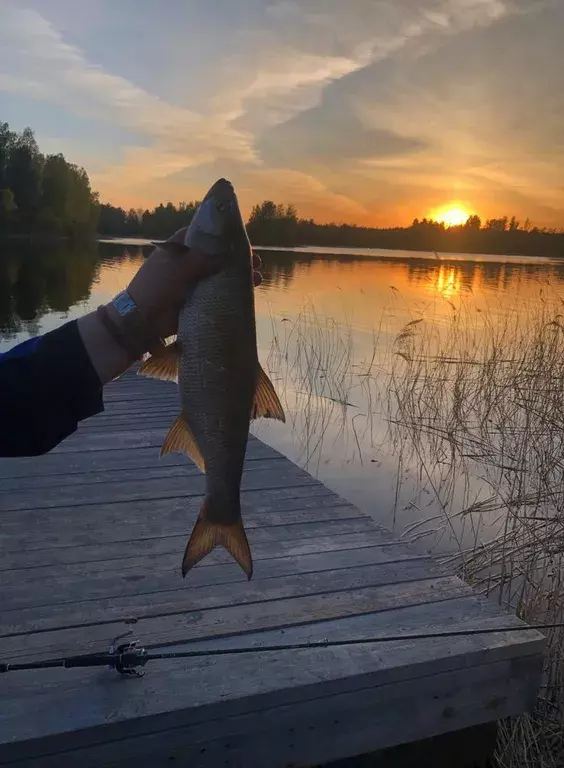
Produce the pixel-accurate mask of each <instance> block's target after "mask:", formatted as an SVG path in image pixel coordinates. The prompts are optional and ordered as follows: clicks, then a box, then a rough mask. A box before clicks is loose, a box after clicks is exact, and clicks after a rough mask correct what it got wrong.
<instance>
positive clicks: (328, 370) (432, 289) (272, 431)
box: [0, 240, 564, 546]
mask: <svg viewBox="0 0 564 768" xmlns="http://www.w3.org/2000/svg"><path fill="white" fill-rule="evenodd" d="M149 252H150V247H148V246H147V245H146V244H145V243H144V241H137V240H136V241H112V242H107V241H106V242H100V243H99V244H97V245H93V246H92V247H91V248H81V249H69V248H67V247H66V246H52V245H51V246H43V247H42V248H41V249H40V250H35V251H32V250H30V249H29V247H26V246H23V245H21V244H17V245H13V244H7V243H3V244H2V245H1V246H0V351H1V350H5V349H7V348H9V347H11V346H12V345H14V344H16V343H18V342H19V341H22V340H24V339H26V338H28V337H29V336H31V335H35V334H38V333H41V332H45V331H47V330H49V329H52V328H55V327H57V326H58V325H60V324H61V323H63V322H64V321H65V320H67V319H70V318H75V317H78V316H80V315H81V314H82V313H84V312H87V311H89V310H91V309H94V308H95V307H97V306H98V305H99V304H100V303H102V302H107V301H108V300H110V299H111V297H112V296H113V295H115V294H116V293H117V292H118V291H119V290H121V289H123V288H124V287H125V286H126V284H127V283H128V281H129V280H130V278H131V277H132V275H133V274H134V273H135V271H136V270H137V269H138V267H139V266H140V264H141V263H142V261H143V258H144V255H146V254H148V253H149ZM260 254H261V257H262V259H263V276H264V281H263V283H262V285H261V286H260V287H259V288H258V289H257V291H256V312H257V331H258V341H259V356H260V359H261V362H262V363H263V366H264V367H265V368H266V369H267V370H268V371H269V372H270V374H271V376H272V379H273V381H274V383H275V385H276V388H277V390H278V392H279V393H280V396H281V399H282V401H283V404H284V407H285V409H286V413H287V417H288V418H287V423H286V424H280V423H271V422H268V421H260V422H257V423H256V424H254V425H253V427H252V431H253V432H254V433H255V434H256V435H257V436H259V437H261V438H262V439H264V440H265V441H266V442H268V443H270V444H272V445H273V446H274V447H275V448H277V449H279V450H280V451H282V452H283V453H284V454H286V455H287V456H289V457H290V458H291V459H293V460H294V461H296V462H297V463H298V464H300V465H301V466H303V467H306V468H307V469H308V470H309V471H310V472H311V473H312V474H314V475H316V476H318V477H319V478H320V479H321V480H322V481H323V482H324V483H326V484H327V485H328V486H329V487H330V488H332V489H333V490H335V491H336V492H337V493H339V494H341V495H342V496H344V497H346V498H347V499H349V500H350V501H352V502H353V503H355V504H357V505H358V506H359V507H360V508H361V509H363V510H365V511H366V512H368V513H369V514H371V515H372V516H373V517H375V518H376V519H378V520H379V521H381V522H382V523H383V524H384V525H386V526H387V527H389V528H395V530H396V531H398V532H400V533H401V532H402V531H404V530H405V528H406V526H408V525H411V524H413V523H414V522H416V521H418V520H423V519H426V518H427V517H429V516H433V514H434V513H435V512H436V504H437V501H436V498H434V497H433V493H432V492H430V491H429V489H428V488H427V489H425V488H422V485H421V477H420V472H419V470H418V467H417V464H416V462H414V461H413V459H412V458H408V457H407V454H405V452H404V451H403V450H402V447H401V445H400V444H399V443H398V442H397V440H396V439H394V438H393V436H392V435H391V434H390V414H391V411H390V405H389V402H388V395H389V392H390V388H391V387H392V386H397V375H394V372H393V371H394V365H396V364H397V361H398V357H397V352H398V350H399V351H401V344H399V346H398V341H397V337H398V334H400V333H401V332H402V329H404V328H405V326H406V324H408V323H413V325H412V326H411V328H416V327H417V328H420V327H422V326H421V325H418V323H421V324H427V325H429V324H431V325H432V327H433V328H434V329H436V331H437V339H439V338H440V335H441V329H442V328H444V329H446V328H447V327H448V326H449V323H451V322H452V318H453V313H456V312H460V311H461V308H462V307H464V308H465V311H466V312H467V313H468V316H472V317H476V318H479V317H487V318H488V322H490V323H495V322H497V321H499V320H503V319H505V320H506V319H507V318H508V317H512V316H520V315H523V314H526V313H527V312H528V311H531V309H532V308H534V307H535V306H537V304H538V303H539V302H544V301H546V296H547V295H549V294H550V295H551V296H552V297H553V298H554V297H556V298H558V295H559V293H560V292H562V289H564V264H562V263H558V262H551V261H549V260H547V259H542V258H538V259H534V258H520V257H496V256H490V255H481V256H465V255H461V254H440V255H437V254H432V253H430V254H427V253H413V252H392V251H380V250H374V251H371V250H366V249H341V250H338V251H336V252H335V251H331V250H330V249H320V248H312V249H306V248H301V249H296V250H291V249H282V250H274V249H261V250H260ZM563 295H564V294H563ZM414 321H417V322H414ZM437 344H439V342H438V341H437ZM439 346H440V344H439ZM155 461H158V456H157V454H155ZM418 472H419V476H418ZM476 483H477V484H478V485H479V480H478V479H476ZM478 492H479V488H478V490H477V491H476V493H478ZM426 499H427V500H426ZM425 546H427V545H425Z"/></svg>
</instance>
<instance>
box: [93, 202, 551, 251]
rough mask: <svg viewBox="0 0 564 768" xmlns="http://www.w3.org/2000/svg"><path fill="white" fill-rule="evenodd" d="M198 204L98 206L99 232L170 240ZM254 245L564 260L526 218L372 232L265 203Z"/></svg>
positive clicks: (257, 215)
mask: <svg viewBox="0 0 564 768" xmlns="http://www.w3.org/2000/svg"><path fill="white" fill-rule="evenodd" d="M197 207H198V202H197V201H195V202H191V203H181V204H180V205H179V206H178V207H177V206H175V205H173V204H172V203H167V204H166V205H162V204H161V205H158V206H157V207H156V208H153V210H133V209H132V210H129V211H126V210H124V209H123V208H116V207H114V206H112V205H101V206H100V222H99V228H98V231H99V232H100V234H103V235H113V236H117V237H120V236H121V237H124V236H125V237H147V238H155V239H161V238H166V237H169V236H170V235H171V234H172V233H173V232H175V231H176V230H177V229H180V228H181V227H185V226H187V225H188V224H189V223H190V222H191V220H192V217H193V216H194V213H195V211H196V208H197ZM247 230H248V233H249V238H250V240H251V242H252V244H253V245H265V246H281V247H291V246H308V245H315V246H324V247H328V248H337V247H343V248H382V249H392V250H406V251H441V252H449V251H451V252H453V253H497V254H521V255H534V256H564V234H563V233H562V232H561V231H556V230H553V229H546V228H545V229H539V228H538V227H534V226H533V225H532V224H531V222H530V221H529V220H526V221H525V222H523V223H521V222H519V221H518V220H517V219H516V218H515V217H512V218H508V217H507V216H505V217H503V218H500V219H488V220H487V221H485V222H482V221H481V220H480V218H479V217H478V216H470V218H469V219H468V221H467V222H466V223H465V224H464V225H462V226H458V227H446V226H445V225H444V224H440V223H438V222H436V221H431V220H429V219H421V220H419V219H414V221H413V223H412V224H411V226H409V227H390V228H387V229H376V228H372V227H360V226H356V225H354V224H318V223H316V222H315V221H314V220H313V219H302V218H300V217H299V216H298V212H297V210H296V208H295V206H293V205H281V204H276V203H274V202H272V201H270V200H265V201H264V202H263V203H260V204H259V205H255V206H254V207H253V209H252V211H251V215H250V217H249V220H248V222H247Z"/></svg>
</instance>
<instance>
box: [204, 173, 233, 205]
mask: <svg viewBox="0 0 564 768" xmlns="http://www.w3.org/2000/svg"><path fill="white" fill-rule="evenodd" d="M211 197H213V198H215V200H217V202H219V203H224V204H231V203H233V202H234V201H235V189H234V188H233V184H232V183H231V182H230V181H228V180H227V179H223V178H221V179H218V180H217V181H216V182H215V184H214V185H213V186H212V187H210V189H209V190H208V193H207V195H206V196H205V198H204V200H207V199H209V198H211Z"/></svg>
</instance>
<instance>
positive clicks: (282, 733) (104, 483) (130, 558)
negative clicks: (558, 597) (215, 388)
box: [0, 372, 544, 768]
mask: <svg viewBox="0 0 564 768" xmlns="http://www.w3.org/2000/svg"><path fill="white" fill-rule="evenodd" d="M104 400H105V410H104V412H103V413H102V414H100V415H98V416H96V417H94V418H92V419H89V420H88V421H86V422H85V423H84V424H82V425H81V426H80V428H79V430H78V431H77V433H76V434H74V435H72V436H71V437H69V438H68V439H67V440H66V441H64V443H62V444H61V445H60V446H58V447H57V448H55V449H54V450H53V451H52V452H51V453H50V454H49V455H47V456H44V457H37V458H24V459H6V460H1V461H0V487H1V489H2V495H1V497H0V521H1V526H0V550H1V552H2V557H1V558H0V584H1V587H2V592H3V605H2V607H3V610H2V613H1V614H0V661H8V662H10V661H11V662H14V661H16V660H17V661H26V660H27V661H29V660H40V659H53V658H58V657H60V656H62V655H67V654H70V655H74V654H76V653H84V652H97V651H100V650H105V649H106V648H107V646H108V643H109V641H110V639H111V638H112V637H113V636H114V635H116V634H119V633H120V632H122V631H123V630H124V628H125V627H127V626H130V625H129V624H128V623H126V622H131V621H134V622H135V624H134V629H135V632H136V634H137V635H138V636H139V638H140V640H141V641H142V643H143V644H144V645H145V646H146V647H148V648H151V649H153V650H158V649H161V650H162V651H166V650H172V649H174V650H180V651H182V650H186V649H190V650H198V651H209V650H212V649H218V650H221V649H222V650H224V651H225V650H230V649H241V648H244V649H251V650H248V651H247V652H245V653H242V654H238V655H237V656H203V657H199V658H193V659H176V660H162V661H154V662H151V663H150V664H149V666H148V668H147V675H146V677H145V678H143V679H140V680H131V681H123V680H119V679H117V677H116V675H115V673H111V672H110V671H109V670H107V669H97V670H80V669H68V670H64V669H52V670H43V671H42V672H33V673H27V672H21V673H16V672H14V673H11V674H8V675H3V676H1V677H0V686H1V694H0V765H2V766H7V765H16V764H17V765H18V766H19V767H20V768H22V767H25V766H30V768H31V766H33V768H54V767H55V766H56V767H57V768H61V767H62V768H66V767H67V766H68V768H71V767H73V768H74V766H76V765H81V768H94V766H96V768H99V766H105V767H106V768H109V767H110V766H116V767H117V766H118V765H119V766H126V768H127V767H128V766H131V768H133V766H134V765H135V766H138V765H141V764H150V765H151V766H156V767H157V768H158V767H160V766H162V768H164V766H165V765H166V766H168V765H170V764H171V761H174V760H179V761H182V762H186V761H188V762H187V764H190V766H193V767H194V768H195V767H196V766H201V768H211V767H212V766H213V767H214V768H215V766H217V765H218V764H221V765H225V766H228V767H232V768H235V766H241V765H245V766H250V768H253V766H256V768H258V766H261V767H262V766H263V765H269V766H273V768H277V767H278V766H279V767H280V768H282V766H284V765H286V764H288V763H290V762H293V763H295V764H299V765H308V764H319V763H321V762H323V761H327V760H334V759H337V758H341V757H347V756H351V755H355V754H359V753H361V752H366V751H369V750H374V749H382V748H384V747H388V746H393V745H396V744H401V743H405V742H406V741H410V740H416V739H421V738H425V737H428V736H430V735H434V734H437V733H446V732H448V731H451V730H455V729H457V728H463V727H467V726H471V725H476V724H479V723H484V722H489V721H491V720H494V719H496V718H498V717H506V716H509V715H512V714H518V713H520V712H523V711H526V710H527V709H529V708H530V707H531V706H532V702H533V700H534V696H535V693H536V689H537V686H538V684H539V680H540V664H541V661H542V649H543V642H544V640H543V638H542V636H541V635H540V634H539V633H538V632H535V631H533V630H530V629H528V628H526V627H525V625H523V624H522V622H520V621H519V620H518V619H516V618H515V617H514V616H511V615H509V614H507V613H506V612H503V611H500V609H499V608H498V607H497V606H495V605H493V604H492V603H491V602H489V601H488V600H486V599H485V598H483V597H480V596H478V595H476V594H475V593H474V592H473V591H472V589H471V588H470V587H469V586H468V585H466V584H465V583H464V582H462V581H461V580H460V579H459V578H457V577H456V576H454V575H452V574H451V573H449V572H448V571H447V570H445V569H444V568H443V567H441V566H439V565H438V564H437V563H436V562H435V561H434V560H433V558H432V557H430V556H428V555H426V554H425V553H424V552H420V551H417V550H416V549H414V548H413V547H412V546H410V545H409V544H407V543H405V542H402V541H399V540H398V539H397V538H395V537H394V536H393V535H392V534H391V533H390V532H388V531H386V530H385V529H383V528H382V527H381V526H379V525H377V524H376V523H375V522H374V521H373V520H372V518H371V517H369V516H368V515H366V514H365V513H363V512H361V511H359V510H358V509H357V508H355V507H354V506H353V505H351V504H350V503H349V502H347V501H346V500H345V499H343V498H341V497H340V496H338V494H335V493H333V492H332V491H329V490H328V489H327V488H325V487H324V486H323V485H322V484H321V483H319V482H318V481H317V480H315V479H314V478H312V477H311V476H310V475H309V474H307V473H306V472H304V471H303V470H302V469H300V468H298V467H297V466H295V465H294V464H292V463H291V462H289V461H288V460H287V459H286V458H285V457H283V456H282V454H280V453H279V452H278V451H276V450H274V449H272V448H271V447H270V446H268V445H266V444H264V443H262V442H261V441H260V440H258V439H256V438H255V437H252V436H251V437H250V439H249V444H248V449H247V456H246V461H245V468H244V477H243V490H242V494H241V499H242V508H243V515H244V520H245V526H246V529H247V532H248V538H249V543H250V545H251V549H252V553H253V561H254V578H253V580H252V581H251V582H247V580H246V579H245V577H244V575H243V574H242V572H241V570H240V569H239V568H238V566H237V565H236V564H235V563H234V562H233V561H232V560H231V559H230V557H229V555H228V554H227V553H226V552H225V551H224V550H215V551H214V552H213V553H212V554H211V555H210V556H209V557H208V558H206V559H205V561H204V562H202V563H200V564H199V565H198V566H197V567H196V568H195V569H194V570H193V571H191V572H190V574H189V575H188V577H187V578H186V580H183V579H182V577H181V575H180V573H179V567H180V561H181V558H182V554H183V551H184V547H185V544H186V539H187V536H188V534H189V533H190V530H191V528H192V525H193V523H194V521H195V519H196V516H197V513H198V509H199V505H200V503H201V500H202V498H203V496H202V494H203V492H204V478H203V476H202V475H201V473H199V470H197V468H195V467H194V465H193V464H192V463H191V462H190V461H188V460H187V459H186V457H184V456H179V455H167V456H165V457H163V458H162V459H159V451H160V446H161V444H162V440H163V438H164V435H165V434H166V432H167V430H168V428H169V426H170V423H171V421H172V419H173V418H174V417H175V415H176V414H177V412H178V407H179V406H178V402H179V401H178V389H177V387H176V386H175V385H174V384H171V383H163V382H156V381H154V380H150V379H145V378H144V377H140V376H137V375H136V374H135V373H134V372H130V373H127V374H126V375H124V376H123V377H122V378H121V379H119V380H117V381H115V382H113V383H112V384H110V385H109V386H108V387H107V388H106V391H105V396H104ZM486 627H488V628H490V627H492V628H494V627H497V628H501V630H500V631H499V632H496V633H495V634H477V635H474V634H469V635H461V636H459V637H450V638H442V639H441V638H433V639H424V638H421V639H412V638H410V637H409V635H410V634H413V633H414V632H423V633H427V632H440V631H443V632H445V631H449V630H452V629H456V630H462V631H465V630H472V629H477V628H486ZM508 627H511V628H512V629H508ZM375 636H379V637H383V636H384V637H391V638H394V639H393V640H391V641H390V642H385V643H377V644H374V643H373V642H371V641H372V639H373V638H374V637H375ZM327 638H331V640H333V641H336V642H338V641H342V640H345V641H349V640H351V639H354V640H355V641H358V644H356V645H347V646H332V647H329V648H311V649H303V650H292V651H269V650H268V647H269V646H273V645H278V644H288V643H304V642H305V643H316V642H322V641H324V640H326V639H327ZM143 761H145V763H143ZM147 761H149V762H148V763H147Z"/></svg>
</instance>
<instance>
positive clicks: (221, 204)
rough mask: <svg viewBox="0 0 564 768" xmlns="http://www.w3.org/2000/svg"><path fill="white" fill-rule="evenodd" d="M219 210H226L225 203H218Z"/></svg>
mask: <svg viewBox="0 0 564 768" xmlns="http://www.w3.org/2000/svg"><path fill="white" fill-rule="evenodd" d="M217 210H218V211H221V212H223V211H224V210H225V203H218V204H217Z"/></svg>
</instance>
